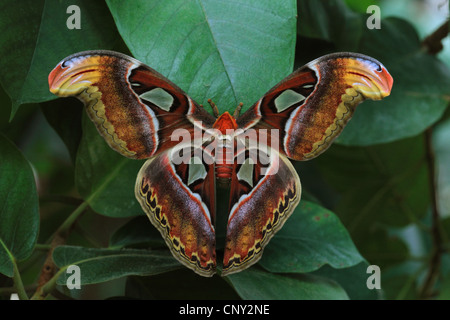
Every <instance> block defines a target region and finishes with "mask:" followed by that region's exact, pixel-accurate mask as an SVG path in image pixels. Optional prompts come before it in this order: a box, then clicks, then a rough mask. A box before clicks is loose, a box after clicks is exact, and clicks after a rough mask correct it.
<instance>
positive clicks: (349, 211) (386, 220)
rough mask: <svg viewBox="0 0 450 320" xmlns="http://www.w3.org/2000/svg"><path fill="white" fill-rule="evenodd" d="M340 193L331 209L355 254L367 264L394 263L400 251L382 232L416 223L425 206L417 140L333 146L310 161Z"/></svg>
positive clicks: (425, 183)
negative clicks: (335, 214)
mask: <svg viewBox="0 0 450 320" xmlns="http://www.w3.org/2000/svg"><path fill="white" fill-rule="evenodd" d="M314 163H315V164H316V165H317V169H318V170H319V172H321V174H322V176H323V178H324V179H325V181H327V182H328V183H329V184H331V186H332V187H333V188H334V189H335V190H336V191H338V192H339V193H340V197H339V199H338V200H337V203H336V204H335V205H334V209H333V210H334V212H336V213H337V214H338V215H339V217H340V218H341V219H342V221H343V223H344V225H345V226H346V228H347V230H348V231H349V232H350V234H351V235H352V238H353V239H354V241H355V243H357V244H358V249H359V250H360V251H361V253H362V254H363V255H364V257H365V258H366V259H368V260H369V261H370V262H371V263H375V262H374V261H373V260H371V259H376V260H377V261H380V260H383V261H384V262H385V263H386V262H387V261H389V260H390V261H399V260H400V259H402V258H404V254H405V253H404V246H403V245H401V244H400V243H397V240H395V239H390V237H389V235H388V233H387V230H386V228H385V227H384V226H386V225H389V226H397V227H399V226H405V225H408V224H410V223H416V222H418V221H419V220H420V219H421V218H423V217H424V215H425V214H426V212H427V209H428V206H429V204H430V192H429V184H428V183H429V180H428V171H427V164H426V162H425V142H424V139H423V135H420V136H417V137H414V138H408V139H404V140H400V141H396V142H392V143H389V144H383V145H376V146H371V147H346V146H341V145H333V146H332V147H331V148H330V149H329V150H328V151H327V152H326V153H325V154H323V155H322V156H321V157H319V158H317V159H316V160H314Z"/></svg>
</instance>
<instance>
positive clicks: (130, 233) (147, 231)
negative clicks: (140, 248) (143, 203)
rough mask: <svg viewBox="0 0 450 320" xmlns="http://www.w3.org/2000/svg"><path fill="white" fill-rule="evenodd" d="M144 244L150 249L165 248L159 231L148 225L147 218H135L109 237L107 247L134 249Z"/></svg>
mask: <svg viewBox="0 0 450 320" xmlns="http://www.w3.org/2000/svg"><path fill="white" fill-rule="evenodd" d="M142 244H145V245H147V246H151V247H154V246H156V247H161V246H163V247H164V248H165V247H166V245H165V242H164V239H163V238H162V237H161V234H160V233H159V231H158V230H157V229H156V228H155V227H154V226H153V225H152V224H151V223H150V221H149V219H148V217H147V216H139V217H135V218H133V219H132V220H130V221H129V222H127V223H126V224H125V225H123V226H122V227H120V228H119V229H118V230H117V231H116V232H114V234H113V235H112V237H111V240H110V241H109V247H112V248H122V247H134V246H137V245H142Z"/></svg>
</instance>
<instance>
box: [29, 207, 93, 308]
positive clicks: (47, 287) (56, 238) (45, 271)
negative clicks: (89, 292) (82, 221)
mask: <svg viewBox="0 0 450 320" xmlns="http://www.w3.org/2000/svg"><path fill="white" fill-rule="evenodd" d="M87 207H88V203H87V202H83V203H81V204H80V205H79V206H78V207H77V208H76V209H75V210H74V211H73V212H72V213H71V214H70V215H69V217H67V219H66V220H65V221H64V222H63V223H62V224H61V226H60V227H59V228H58V229H57V230H56V232H55V233H54V234H53V236H52V237H51V238H50V240H49V241H50V249H49V251H48V253H47V258H46V259H45V262H44V265H43V267H42V270H41V274H40V276H39V280H38V286H37V289H36V292H35V293H34V295H33V296H32V299H38V300H42V299H45V298H46V297H47V295H48V294H49V293H50V292H51V291H52V290H53V289H54V288H55V286H56V279H57V278H58V277H59V274H58V272H57V267H56V265H55V263H54V262H53V251H54V249H55V248H56V247H58V246H60V245H63V244H64V243H65V242H66V239H67V237H68V236H69V233H70V230H71V229H72V227H73V226H74V223H75V221H76V220H77V219H78V218H79V217H80V216H81V214H82V213H83V212H84V211H85V210H86V208H87Z"/></svg>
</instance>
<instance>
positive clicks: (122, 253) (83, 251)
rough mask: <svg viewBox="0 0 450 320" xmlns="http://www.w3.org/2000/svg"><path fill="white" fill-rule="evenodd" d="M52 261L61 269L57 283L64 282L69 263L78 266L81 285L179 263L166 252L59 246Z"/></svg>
mask: <svg viewBox="0 0 450 320" xmlns="http://www.w3.org/2000/svg"><path fill="white" fill-rule="evenodd" d="M53 260H54V262H55V264H56V265H57V266H58V267H59V268H60V269H61V270H62V271H61V275H60V277H59V278H58V280H57V283H58V284H66V282H67V279H68V278H69V277H70V276H71V273H66V272H64V271H65V270H66V269H67V268H68V267H69V266H70V265H76V266H78V267H79V268H80V276H81V277H80V280H81V284H82V285H84V284H93V283H100V282H105V281H109V280H113V279H117V278H121V277H125V276H129V275H140V276H145V275H155V274H159V273H164V272H168V271H171V270H174V269H177V268H180V267H181V265H180V264H179V263H178V261H176V260H175V259H174V258H173V257H172V255H171V254H170V253H169V252H168V251H161V252H160V251H150V250H136V249H122V250H109V249H93V248H84V247H75V246H60V247H57V248H56V249H55V250H54V252H53Z"/></svg>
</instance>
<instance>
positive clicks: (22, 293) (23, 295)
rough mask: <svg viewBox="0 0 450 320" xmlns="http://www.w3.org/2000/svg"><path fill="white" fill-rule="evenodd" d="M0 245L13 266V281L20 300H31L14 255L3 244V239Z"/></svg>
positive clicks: (0, 240)
mask: <svg viewBox="0 0 450 320" xmlns="http://www.w3.org/2000/svg"><path fill="white" fill-rule="evenodd" d="M0 244H1V245H2V247H3V248H4V249H5V251H6V253H7V254H8V256H9V260H10V261H11V263H12V265H13V281H14V287H15V288H16V290H17V294H18V296H19V299H20V300H29V298H28V295H27V292H26V290H25V287H24V285H23V281H22V277H21V276H20V272H19V267H18V266H17V261H16V258H15V257H14V255H13V254H12V252H11V251H9V249H8V247H7V246H6V244H5V243H4V242H3V240H2V239H0Z"/></svg>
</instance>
